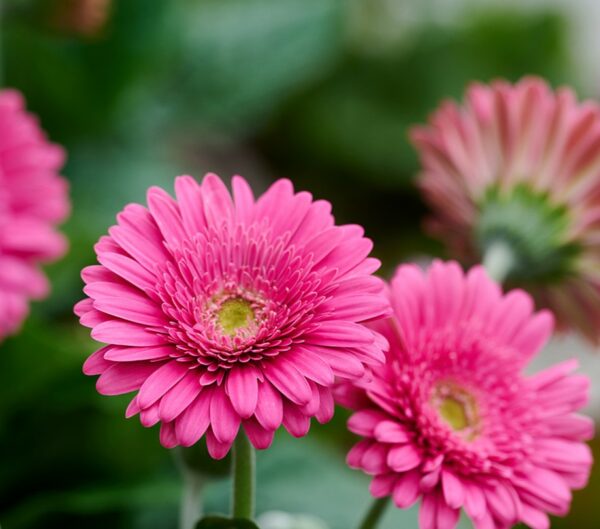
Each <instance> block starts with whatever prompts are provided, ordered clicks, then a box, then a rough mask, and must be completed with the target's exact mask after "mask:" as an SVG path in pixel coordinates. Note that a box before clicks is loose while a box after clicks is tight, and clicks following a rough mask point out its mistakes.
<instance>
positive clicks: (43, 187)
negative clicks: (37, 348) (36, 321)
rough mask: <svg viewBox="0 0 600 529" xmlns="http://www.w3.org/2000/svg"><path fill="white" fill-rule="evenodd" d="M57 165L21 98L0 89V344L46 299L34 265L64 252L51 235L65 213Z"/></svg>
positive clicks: (57, 156)
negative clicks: (34, 303)
mask: <svg viewBox="0 0 600 529" xmlns="http://www.w3.org/2000/svg"><path fill="white" fill-rule="evenodd" d="M63 162H64V152H63V150H62V148H60V147H59V146H57V145H53V144H51V143H48V141H47V139H46V136H45V135H44V133H43V131H42V130H41V129H40V127H39V124H38V121H37V119H36V118H35V117H34V116H32V115H31V114H28V113H27V112H26V111H25V108H24V101H23V98H22V96H21V94H19V93H18V92H16V91H14V90H2V91H0V341H1V340H2V338H4V337H5V336H7V335H9V334H12V333H14V332H15V331H16V330H17V329H18V328H19V326H20V325H21V323H22V321H23V320H24V319H25V317H26V315H27V312H28V310H29V301H30V299H40V298H43V297H44V296H46V294H47V292H48V282H47V280H46V277H45V276H44V274H43V273H42V271H41V270H40V264H42V263H45V262H49V261H52V260H55V259H57V258H58V257H60V256H61V255H62V254H63V253H64V251H65V249H66V241H65V239H64V238H63V236H62V235H61V234H59V233H58V232H57V231H56V226H57V224H59V223H60V222H61V221H62V220H64V218H65V217H66V216H67V214H68V212H69V201H68V195H67V183H66V181H65V180H64V179H63V178H62V177H60V176H59V174H58V171H59V170H60V168H61V167H62V165H63Z"/></svg>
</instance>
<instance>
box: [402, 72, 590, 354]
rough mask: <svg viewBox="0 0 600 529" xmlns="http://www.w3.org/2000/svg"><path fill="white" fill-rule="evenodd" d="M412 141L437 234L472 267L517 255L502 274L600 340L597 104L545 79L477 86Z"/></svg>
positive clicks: (563, 322) (562, 320) (568, 324)
mask: <svg viewBox="0 0 600 529" xmlns="http://www.w3.org/2000/svg"><path fill="white" fill-rule="evenodd" d="M411 136H412V139H413V142H414V144H415V145H416V147H417V149H418V151H419V154H420V157H421V163H422V172H421V175H420V177H419V184H420V186H421V188H422V189H423V191H424V195H425V198H426V199H427V200H428V202H429V203H430V205H431V206H432V207H433V210H434V213H435V215H434V218H433V219H432V220H431V222H430V224H429V225H430V227H431V228H432V231H433V232H434V233H436V234H437V235H439V236H441V238H443V240H444V241H445V242H446V243H447V244H448V245H449V246H450V248H451V250H452V252H453V253H454V255H456V256H457V257H459V258H460V259H462V260H463V261H466V262H467V263H474V262H479V261H480V260H481V259H482V258H483V257H484V256H485V255H486V254H487V255H488V256H491V254H492V253H494V252H495V253H498V250H499V253H500V254H504V261H506V260H507V259H506V257H507V256H506V253H508V262H509V263H510V264H509V266H508V267H505V270H503V271H502V272H501V275H506V276H507V277H502V278H501V277H498V279H507V280H508V281H509V284H510V285H512V286H519V287H522V288H525V289H526V290H528V291H529V292H530V293H531V295H532V296H533V297H534V299H535V301H536V305H537V306H538V307H539V308H550V309H551V310H552V311H553V312H554V313H555V315H556V317H557V322H558V324H559V326H560V328H561V329H564V328H575V329H576V330H578V331H579V332H581V333H582V334H584V335H585V336H586V337H587V338H588V339H589V340H591V341H592V342H594V343H596V344H599V343H600V208H599V206H598V200H599V198H600V107H599V106H598V105H597V104H596V103H594V102H590V101H586V102H583V103H578V102H577V100H576V98H575V95H574V94H573V92H572V91H571V90H570V89H568V88H561V89H559V90H557V91H553V90H552V89H551V88H550V87H549V86H548V85H547V84H546V82H544V81H543V80H541V79H537V78H525V79H523V80H521V81H520V82H518V83H517V84H515V85H510V84H508V83H506V82H502V81H497V82H494V83H492V84H491V85H489V86H486V85H481V84H473V85H472V86H471V87H470V88H469V89H468V90H467V94H466V97H465V102H464V104H463V105H462V106H459V105H457V104H455V103H453V102H446V103H444V104H443V105H442V106H441V108H440V109H439V110H437V111H436V112H435V113H434V114H433V116H432V117H431V119H430V122H429V124H428V125H427V126H423V127H417V128H415V129H413V131H412V134H411ZM501 260H502V257H501Z"/></svg>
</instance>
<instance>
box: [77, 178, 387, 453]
mask: <svg viewBox="0 0 600 529" xmlns="http://www.w3.org/2000/svg"><path fill="white" fill-rule="evenodd" d="M232 187H233V200H232V197H231V196H230V194H229V192H228V190H227V188H226V187H225V185H224V184H223V183H222V182H221V180H220V179H219V178H218V177H217V176H215V175H207V176H206V177H205V179H204V181H203V183H202V184H201V185H199V184H198V183H196V181H195V180H194V179H192V178H191V177H189V176H183V177H180V178H178V179H177V180H176V182H175V193H176V197H177V199H176V200H174V199H173V198H171V197H170V196H169V195H168V194H167V193H166V192H165V191H163V190H162V189H159V188H152V189H150V191H149V192H148V209H146V208H144V207H142V206H140V205H137V204H131V205H129V206H127V207H126V208H125V209H124V210H123V212H122V213H120V214H119V215H118V217H117V220H118V225H117V226H113V227H112V228H110V230H109V234H110V235H109V236H108V237H103V238H101V240H100V242H99V243H98V244H97V245H96V253H97V255H98V261H99V262H100V263H101V264H100V265H99V266H90V267H88V268H86V269H85V270H84V271H83V274H82V275H83V279H84V281H85V282H86V287H85V289H84V291H85V293H86V294H87V295H88V296H89V298H88V299H85V300H83V301H81V302H80V303H79V304H78V305H77V307H76V313H77V314H78V315H79V316H80V317H81V322H82V324H84V325H86V326H89V327H92V329H93V330H92V336H93V337H94V338H95V339H97V340H98V341H100V342H104V343H105V344H107V345H106V346H105V347H103V348H101V349H99V350H98V351H97V352H96V353H94V354H93V355H92V356H91V357H90V358H89V359H88V361H87V362H86V364H85V367H84V371H85V373H86V374H89V375H95V374H100V375H101V376H100V378H99V379H98V383H97V388H98V391H99V392H100V393H103V394H106V395H114V394H119V393H127V392H131V391H137V394H136V395H135V397H134V398H133V400H132V401H131V404H130V406H129V409H128V410H127V416H128V417H129V416H132V415H134V414H137V413H139V414H140V418H141V422H142V424H143V425H144V426H152V425H154V424H156V423H158V422H161V423H162V424H161V430H160V438H161V442H162V444H163V445H164V446H166V447H172V446H175V445H183V446H189V445H192V444H194V443H196V442H197V441H198V440H199V439H200V438H201V437H202V436H204V435H206V441H207V445H208V449H209V451H210V454H211V455H212V456H213V457H215V458H221V457H224V456H225V455H226V454H227V452H228V451H229V449H230V447H231V444H232V442H233V440H234V438H235V437H236V434H237V432H238V429H239V428H240V425H241V426H243V428H244V430H245V432H246V434H247V435H248V437H249V439H250V441H251V442H252V444H253V445H254V446H255V447H256V448H266V447H268V446H269V445H270V443H271V441H272V439H273V434H274V432H275V430H276V429H277V428H278V427H279V426H280V425H281V424H283V425H284V427H285V428H286V429H287V430H288V431H289V432H290V433H291V434H292V435H294V436H297V437H299V436H303V435H305V434H306V433H307V432H308V429H309V424H310V419H311V417H316V419H317V420H318V421H320V422H326V421H328V420H330V419H331V417H332V414H333V398H332V394H331V386H332V384H333V382H334V377H335V376H338V377H343V378H354V377H358V376H361V375H362V374H363V372H364V370H365V366H366V365H374V364H377V363H380V362H381V361H383V352H382V350H383V349H384V347H385V346H386V342H385V340H384V339H383V338H382V337H381V335H379V334H378V333H376V332H374V331H373V330H370V329H368V328H367V327H365V326H363V325H361V322H364V321H368V320H372V319H376V318H379V317H382V316H384V315H385V314H386V313H387V312H388V310H389V304H388V301H387V299H386V298H385V296H383V295H382V286H383V283H382V282H381V280H379V279H377V278H376V277H374V276H372V275H371V274H372V273H373V272H374V271H375V270H376V269H377V268H378V267H379V262H378V261H377V260H376V259H373V258H369V257H368V254H369V252H370V251H371V247H372V243H371V241H369V240H368V239H366V238H364V237H363V230H362V228H360V227H359V226H353V225H347V226H335V225H334V219H333V217H332V216H331V213H330V209H331V206H330V204H329V203H328V202H325V201H315V202H313V199H312V196H311V195H310V194H309V193H298V194H295V193H294V190H293V187H292V184H291V182H290V181H288V180H279V181H277V182H276V183H275V184H273V186H272V187H271V188H270V189H269V190H268V191H267V192H266V193H265V194H264V195H263V196H262V197H260V198H259V199H258V200H255V199H254V197H253V195H252V191H251V189H250V187H249V186H248V184H247V183H246V181H245V180H244V179H243V178H241V177H234V178H233V181H232Z"/></svg>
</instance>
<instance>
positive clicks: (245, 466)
mask: <svg viewBox="0 0 600 529" xmlns="http://www.w3.org/2000/svg"><path fill="white" fill-rule="evenodd" d="M255 466H256V462H255V455H254V448H253V447H252V445H251V444H250V441H248V438H247V437H246V434H245V433H244V432H240V433H239V434H238V436H237V437H236V439H235V443H234V445H233V501H232V514H233V517H234V518H242V519H247V520H252V518H253V517H254V471H255Z"/></svg>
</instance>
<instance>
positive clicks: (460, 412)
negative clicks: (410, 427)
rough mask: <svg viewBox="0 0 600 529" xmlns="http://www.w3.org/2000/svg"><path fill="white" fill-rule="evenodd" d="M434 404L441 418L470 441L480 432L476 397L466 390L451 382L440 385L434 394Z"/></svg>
mask: <svg viewBox="0 0 600 529" xmlns="http://www.w3.org/2000/svg"><path fill="white" fill-rule="evenodd" d="M432 404H433V406H434V408H436V409H437V412H438V414H439V416H440V418H441V419H442V420H443V421H444V422H445V423H446V424H448V426H450V428H452V430H454V431H455V432H458V433H460V434H461V436H463V437H464V438H466V439H468V440H472V439H474V438H475V437H476V436H477V434H478V430H479V416H478V409H477V402H476V400H475V397H473V395H472V394H471V393H469V392H468V391H467V390H465V389H464V388H461V387H460V386H457V385H456V384H453V383H449V382H442V383H439V384H438V385H437V386H436V387H435V389H434V392H433V397H432Z"/></svg>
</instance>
